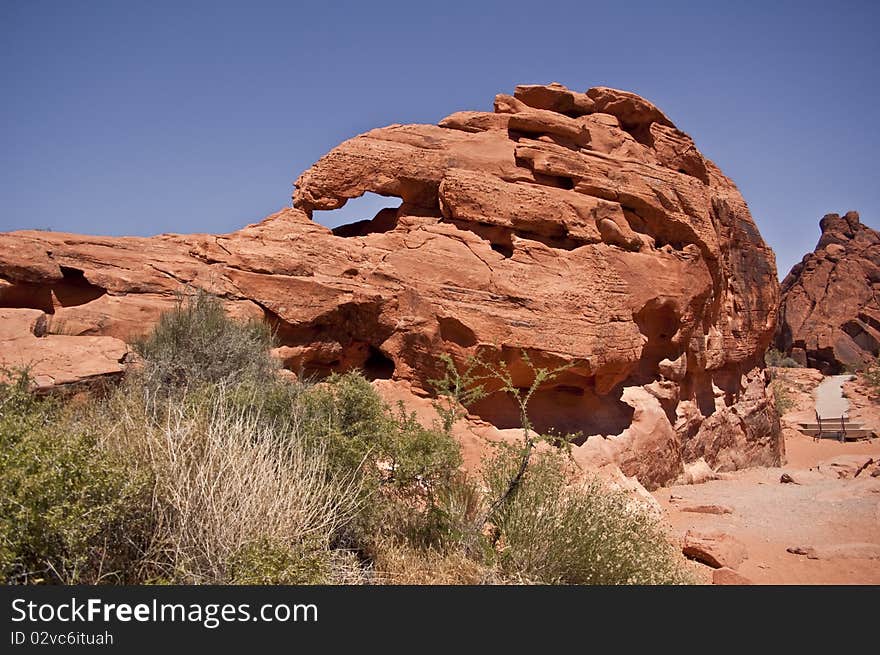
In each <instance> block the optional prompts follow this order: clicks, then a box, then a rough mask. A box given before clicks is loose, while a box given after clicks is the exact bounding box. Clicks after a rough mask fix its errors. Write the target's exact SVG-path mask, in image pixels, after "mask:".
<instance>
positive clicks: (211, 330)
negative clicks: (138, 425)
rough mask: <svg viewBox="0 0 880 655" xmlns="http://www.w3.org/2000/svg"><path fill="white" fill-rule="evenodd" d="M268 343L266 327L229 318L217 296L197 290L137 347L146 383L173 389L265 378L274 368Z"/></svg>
mask: <svg viewBox="0 0 880 655" xmlns="http://www.w3.org/2000/svg"><path fill="white" fill-rule="evenodd" d="M272 342H273V339H272V333H271V331H270V330H269V328H268V326H267V325H266V324H265V323H263V322H262V321H258V320H250V321H237V320H235V319H232V318H230V317H229V316H227V314H226V312H225V310H224V309H223V304H222V302H221V301H220V299H219V298H217V297H215V296H212V295H210V294H208V293H206V292H204V291H201V290H198V291H196V292H195V293H193V294H191V295H189V296H186V297H181V298H179V299H178V303H177V306H176V307H175V308H174V309H173V310H171V311H170V312H166V313H165V314H163V315H162V317H161V318H160V319H159V323H158V325H157V326H156V327H155V329H154V330H153V331H152V332H151V333H150V334H149V335H148V336H147V337H146V338H144V339H142V340H141V341H140V342H138V343H137V344H135V347H136V350H137V352H138V354H140V355H141V357H143V359H144V370H143V377H144V380H145V382H146V384H147V385H148V386H149V387H150V388H153V389H174V388H180V387H185V386H197V385H199V384H205V383H209V384H210V383H218V382H226V383H237V382H242V381H245V380H253V381H265V380H269V379H271V378H272V377H273V375H274V373H275V371H276V369H277V363H276V362H275V360H273V358H272V357H271V355H270V354H269V349H270V348H271V347H272Z"/></svg>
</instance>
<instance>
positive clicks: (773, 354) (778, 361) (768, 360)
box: [764, 348, 801, 368]
mask: <svg viewBox="0 0 880 655" xmlns="http://www.w3.org/2000/svg"><path fill="white" fill-rule="evenodd" d="M764 364H765V365H767V366H774V367H776V368H800V367H801V365H800V364H798V363H797V362H796V361H795V360H794V359H792V358H791V357H788V356H787V355H786V354H785V353H783V352H781V351H779V350H777V349H776V348H770V349H769V350H768V351H767V352H766V353H764Z"/></svg>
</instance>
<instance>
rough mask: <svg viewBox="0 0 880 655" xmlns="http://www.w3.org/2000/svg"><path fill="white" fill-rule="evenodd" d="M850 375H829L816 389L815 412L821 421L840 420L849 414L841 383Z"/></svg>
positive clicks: (847, 380) (848, 378)
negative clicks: (826, 419)
mask: <svg viewBox="0 0 880 655" xmlns="http://www.w3.org/2000/svg"><path fill="white" fill-rule="evenodd" d="M852 377H853V376H852V375H831V376H828V377H827V378H825V379H824V380H822V383H821V384H820V385H819V386H818V387H817V388H816V412H817V413H818V414H819V416H821V417H822V418H823V419H825V418H840V417H841V416H846V415H847V413H848V412H849V401H848V400H847V399H846V398H844V397H843V383H844V382H849V381H850V379H852Z"/></svg>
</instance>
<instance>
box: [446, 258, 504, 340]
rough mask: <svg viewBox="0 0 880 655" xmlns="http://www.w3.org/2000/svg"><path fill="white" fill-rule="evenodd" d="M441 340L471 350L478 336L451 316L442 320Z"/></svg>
mask: <svg viewBox="0 0 880 655" xmlns="http://www.w3.org/2000/svg"><path fill="white" fill-rule="evenodd" d="M492 248H493V249H494V248H495V246H492ZM511 254H513V253H511ZM505 256H508V255H505ZM440 338H441V339H443V341H449V342H452V343H454V344H457V345H459V346H461V347H462V348H470V347H471V346H475V345H477V335H476V334H474V331H473V330H471V329H470V328H469V327H468V326H467V325H465V324H464V323H462V322H461V321H459V320H458V319H457V318H452V317H451V316H448V317H444V318H441V319H440Z"/></svg>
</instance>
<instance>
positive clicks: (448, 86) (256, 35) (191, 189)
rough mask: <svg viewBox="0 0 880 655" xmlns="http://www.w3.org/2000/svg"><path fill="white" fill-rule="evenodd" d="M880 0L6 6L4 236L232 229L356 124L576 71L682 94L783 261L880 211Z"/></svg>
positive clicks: (660, 94)
mask: <svg viewBox="0 0 880 655" xmlns="http://www.w3.org/2000/svg"><path fill="white" fill-rule="evenodd" d="M878 6H880V3H877V2H845V1H844V2H836V3H831V2H827V0H826V1H823V2H790V3H782V2H749V1H748V0H743V1H738V2H730V3H712V2H675V1H668V2H609V1H608V0H603V2H597V3H590V2H585V1H583V0H581V1H578V2H550V1H545V2H534V1H531V2H514V1H508V2H479V1H478V0H471V1H469V2H454V1H450V0H447V1H445V2H437V3H424V2H417V1H414V0H409V1H407V2H382V1H381V0H375V1H365V0H362V1H360V2H332V1H327V2H317V1H314V2H308V3H305V2H258V1H255V2H244V1H240V2H221V1H215V2H186V1H180V2H164V1H149V2H147V1H140V2H123V1H121V0H119V1H114V2H99V1H97V0H89V1H86V0H82V1H77V2H73V1H65V2H61V1H58V2H44V1H39V0H22V1H18V0H0V84H2V87H0V97H2V102H0V230H11V229H19V228H51V229H55V230H64V231H72V232H85V233H90V234H115V235H118V234H139V235H146V234H155V233H160V232H193V231H202V232H223V231H229V230H232V229H235V228H238V227H240V226H242V225H245V224H247V223H250V222H254V221H256V220H258V219H260V218H262V217H263V216H265V215H267V214H269V213H271V212H273V211H277V210H278V209H279V208H281V207H284V206H286V205H288V204H289V202H290V194H291V191H292V188H291V183H292V181H293V180H294V179H295V178H296V177H297V175H298V174H299V173H300V172H301V171H302V170H304V169H305V168H307V167H308V166H309V165H311V164H312V163H313V162H314V161H315V160H316V159H318V157H320V156H321V155H322V154H324V153H325V152H326V151H327V150H329V149H330V148H332V147H333V146H335V145H336V144H338V143H339V142H340V141H342V140H343V139H346V138H348V137H351V136H354V135H355V134H358V133H360V132H363V131H365V130H367V129H370V128H373V127H378V126H381V125H386V124H389V123H418V122H425V123H434V122H436V121H437V120H439V119H440V118H441V117H443V116H445V115H447V114H450V113H452V112H453V111H456V110H461V109H490V108H491V105H492V98H493V96H494V94H495V93H497V92H510V91H512V89H513V87H514V86H515V85H516V84H517V83H544V82H551V81H559V82H562V83H563V84H566V85H568V86H569V87H572V88H575V89H586V88H588V87H590V86H595V85H606V86H613V87H618V88H622V89H628V90H632V91H635V92H637V93H639V94H641V95H644V96H645V97H647V98H649V99H651V100H652V101H654V102H655V103H656V104H658V105H659V106H660V107H662V108H663V109H664V110H665V111H666V112H667V114H669V116H670V117H671V118H672V119H673V121H675V122H676V124H677V125H678V126H679V127H680V128H682V129H683V130H684V131H686V132H688V133H690V134H691V135H692V136H693V137H694V139H695V140H696V142H697V145H698V147H699V148H700V149H701V150H702V152H703V153H704V154H705V155H707V156H708V157H710V158H711V159H713V160H714V161H715V162H716V163H717V164H718V165H719V166H720V167H721V168H722V170H723V171H724V172H725V173H726V174H727V175H729V176H730V177H731V178H733V180H734V181H735V182H736V183H737V184H738V185H739V187H740V189H741V191H742V193H743V195H744V196H745V198H746V200H747V201H748V203H749V206H750V207H751V210H752V214H753V215H754V217H755V219H756V221H757V223H758V226H759V228H760V230H761V233H762V234H763V235H764V237H765V239H766V240H767V241H768V242H769V243H770V245H771V246H772V247H773V248H774V249H775V250H776V253H777V259H778V266H779V269H780V273H781V274H784V273H785V272H787V270H788V269H789V268H790V267H791V265H792V264H793V263H795V262H796V261H798V260H799V259H800V257H801V256H802V255H803V254H804V253H805V252H807V251H809V250H812V249H813V247H814V246H815V243H816V240H817V238H818V235H819V230H818V226H817V223H818V219H819V218H820V217H821V216H822V215H823V214H825V213H828V212H844V211H847V210H849V209H857V210H859V211H860V212H861V215H862V220H863V221H864V222H865V223H867V224H868V225H871V226H873V227H880V176H878V166H877V158H878V156H880V126H878V122H880V88H878V87H880V85H878V82H880V38H878V35H877V32H878V27H880V25H878V22H880V21H878V19H880V9H878ZM356 209H357V208H356ZM370 209H371V208H370V207H367V208H364V207H363V206H361V207H360V208H359V209H358V211H360V212H362V214H365V215H361V216H359V217H370V216H369V215H366V214H370Z"/></svg>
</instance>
